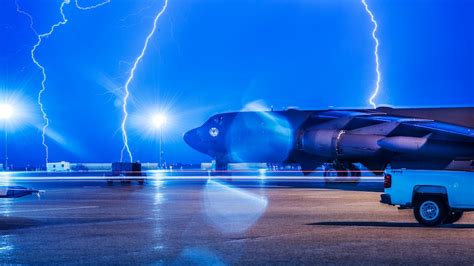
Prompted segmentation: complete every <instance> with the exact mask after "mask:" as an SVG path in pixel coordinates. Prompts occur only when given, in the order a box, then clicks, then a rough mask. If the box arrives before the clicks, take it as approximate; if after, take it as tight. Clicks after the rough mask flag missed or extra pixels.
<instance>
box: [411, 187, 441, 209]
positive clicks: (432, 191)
mask: <svg viewBox="0 0 474 266" xmlns="http://www.w3.org/2000/svg"><path fill="white" fill-rule="evenodd" d="M425 197H436V198H440V199H442V200H444V201H445V203H446V204H447V205H449V201H448V190H447V189H446V188H445V187H443V186H432V185H417V186H415V187H414V188H413V198H412V205H413V206H415V205H416V202H417V201H418V200H419V199H421V198H425Z"/></svg>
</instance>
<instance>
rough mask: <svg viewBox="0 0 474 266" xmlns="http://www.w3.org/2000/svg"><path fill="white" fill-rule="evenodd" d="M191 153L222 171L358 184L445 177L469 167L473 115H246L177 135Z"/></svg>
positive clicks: (459, 111) (460, 111)
mask: <svg viewBox="0 0 474 266" xmlns="http://www.w3.org/2000/svg"><path fill="white" fill-rule="evenodd" d="M184 140H185V142H186V143H187V144H188V145H189V146H191V147H192V148H194V149H196V150H197V151H200V152H202V153H205V154H207V155H209V156H211V157H212V158H214V159H215V160H216V166H217V169H220V170H224V169H226V166H227V164H229V163H239V162H265V163H293V164H299V165H300V166H301V169H302V171H303V173H304V174H305V175H309V174H310V173H311V172H313V171H314V170H315V169H316V168H317V167H320V166H322V165H324V166H325V173H324V174H325V176H334V175H335V176H360V169H359V168H358V167H357V165H363V166H365V167H366V168H367V169H369V170H370V171H372V172H374V173H376V174H381V173H382V172H383V170H384V169H385V168H386V167H387V165H388V164H390V165H391V167H392V168H408V169H445V168H446V167H448V166H449V165H453V163H455V162H456V161H463V162H466V163H467V164H471V166H472V160H473V159H474V108H473V107H467V108H464V107H460V108H405V109H395V108H389V107H382V108H377V109H359V110H357V109H347V110H296V109H289V110H286V111H255V112H253V111H251V112H247V111H245V112H232V113H222V114H217V115H214V116H212V117H211V118H209V119H208V120H207V121H206V122H205V123H204V124H203V125H202V126H200V127H198V128H195V129H192V130H190V131H188V132H186V133H185V134H184Z"/></svg>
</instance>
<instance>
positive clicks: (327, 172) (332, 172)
mask: <svg viewBox="0 0 474 266" xmlns="http://www.w3.org/2000/svg"><path fill="white" fill-rule="evenodd" d="M348 176H349V172H348V171H347V170H346V169H345V168H344V167H342V165H339V164H331V165H329V166H327V167H326V169H324V181H325V182H326V184H327V183H337V182H338V181H340V177H348Z"/></svg>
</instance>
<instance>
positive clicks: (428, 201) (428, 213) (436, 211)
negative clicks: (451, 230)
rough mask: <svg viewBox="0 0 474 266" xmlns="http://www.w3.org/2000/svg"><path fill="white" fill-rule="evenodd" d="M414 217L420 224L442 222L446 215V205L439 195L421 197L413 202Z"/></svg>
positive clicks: (435, 224)
mask: <svg viewBox="0 0 474 266" xmlns="http://www.w3.org/2000/svg"><path fill="white" fill-rule="evenodd" d="M413 212H414V214H415V219H416V220H417V221H418V222H419V223H420V224H422V225H426V226H437V225H440V224H442V223H443V222H444V220H445V219H446V217H447V215H448V206H447V205H446V203H445V201H444V200H443V199H441V198H439V197H423V198H421V199H419V200H418V201H417V202H416V204H415V209H414V211H413Z"/></svg>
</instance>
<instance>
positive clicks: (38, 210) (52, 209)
mask: <svg viewBox="0 0 474 266" xmlns="http://www.w3.org/2000/svg"><path fill="white" fill-rule="evenodd" d="M93 208H99V206H80V207H70V208H49V209H34V210H14V211H8V212H0V214H10V213H19V212H42V211H63V210H78V209H93Z"/></svg>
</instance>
